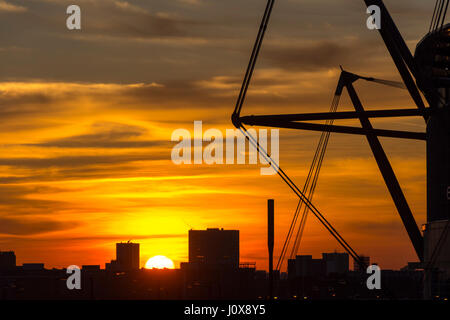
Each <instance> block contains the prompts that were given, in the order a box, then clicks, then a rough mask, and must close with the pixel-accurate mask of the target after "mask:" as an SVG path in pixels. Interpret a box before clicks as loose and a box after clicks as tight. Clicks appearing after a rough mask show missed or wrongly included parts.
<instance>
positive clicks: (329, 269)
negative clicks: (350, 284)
mask: <svg viewBox="0 0 450 320" xmlns="http://www.w3.org/2000/svg"><path fill="white" fill-rule="evenodd" d="M322 259H323V260H324V261H325V266H326V274H327V275H328V274H330V273H335V274H345V273H347V272H348V270H349V258H348V253H339V252H333V253H322Z"/></svg>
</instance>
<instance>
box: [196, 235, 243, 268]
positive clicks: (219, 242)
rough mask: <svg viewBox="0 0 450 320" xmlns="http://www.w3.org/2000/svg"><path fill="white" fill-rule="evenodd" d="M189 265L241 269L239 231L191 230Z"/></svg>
mask: <svg viewBox="0 0 450 320" xmlns="http://www.w3.org/2000/svg"><path fill="white" fill-rule="evenodd" d="M189 263H201V264H209V265H229V266H231V267H233V268H239V230H223V229H206V230H189Z"/></svg>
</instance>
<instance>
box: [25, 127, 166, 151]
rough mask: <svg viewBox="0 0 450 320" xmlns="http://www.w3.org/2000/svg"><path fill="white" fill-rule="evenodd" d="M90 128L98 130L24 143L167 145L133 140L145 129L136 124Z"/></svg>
mask: <svg viewBox="0 0 450 320" xmlns="http://www.w3.org/2000/svg"><path fill="white" fill-rule="evenodd" d="M91 130H92V131H99V132H97V133H91V134H83V135H77V136H72V137H67V138H62V139H53V140H50V141H46V142H41V143H34V144H26V145H27V146H34V147H57V148H149V147H156V146H166V147H168V146H169V143H168V141H161V140H133V139H135V138H139V137H140V136H142V135H143V134H145V133H146V131H147V130H146V129H144V128H142V127H138V126H131V125H124V124H115V123H96V124H94V125H93V126H92V128H91Z"/></svg>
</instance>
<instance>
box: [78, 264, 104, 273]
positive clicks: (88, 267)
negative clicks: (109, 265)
mask: <svg viewBox="0 0 450 320" xmlns="http://www.w3.org/2000/svg"><path fill="white" fill-rule="evenodd" d="M81 269H82V270H85V271H100V265H98V264H94V265H83V266H81Z"/></svg>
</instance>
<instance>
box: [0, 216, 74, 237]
mask: <svg viewBox="0 0 450 320" xmlns="http://www.w3.org/2000/svg"><path fill="white" fill-rule="evenodd" d="M34 220H36V221H34ZM34 220H30V219H23V218H4V217H0V234H10V235H36V234H40V233H47V232H52V231H61V230H67V229H72V228H74V227H76V226H78V225H79V223H78V222H73V221H67V222H59V221H54V220H48V219H42V218H40V219H39V220H37V219H34Z"/></svg>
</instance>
